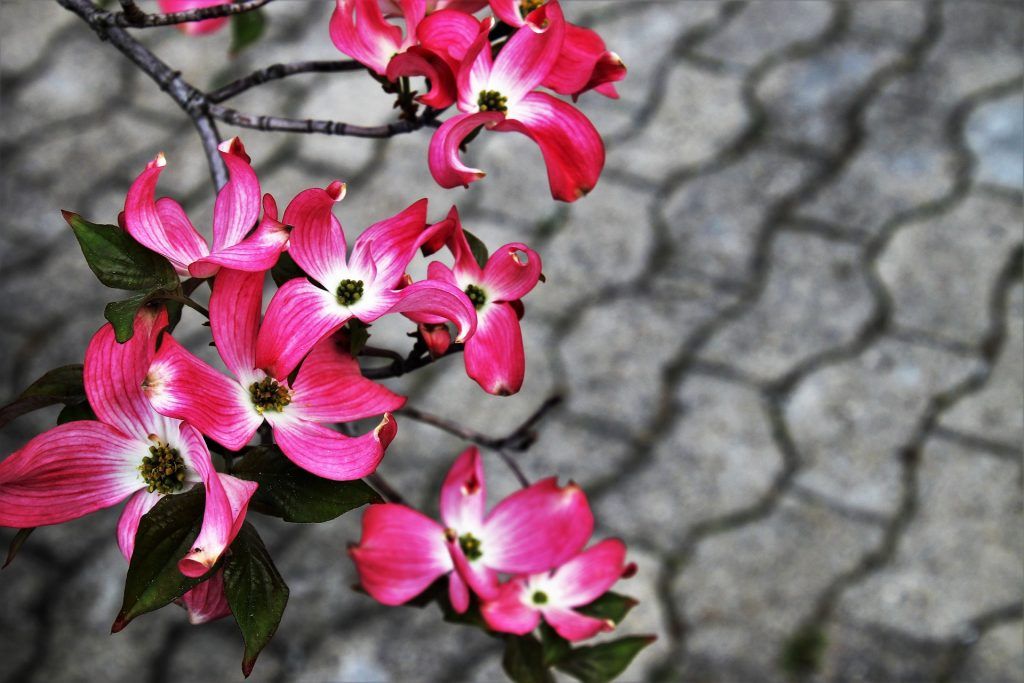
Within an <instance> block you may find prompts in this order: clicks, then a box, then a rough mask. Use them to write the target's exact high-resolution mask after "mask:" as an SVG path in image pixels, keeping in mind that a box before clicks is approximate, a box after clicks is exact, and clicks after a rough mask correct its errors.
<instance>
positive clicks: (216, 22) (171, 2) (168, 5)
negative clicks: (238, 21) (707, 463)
mask: <svg viewBox="0 0 1024 683" xmlns="http://www.w3.org/2000/svg"><path fill="white" fill-rule="evenodd" d="M229 2H231V0H159V4H160V11H161V12H168V13H169V12H187V11H188V10H193V9H202V8H203V7H214V6H216V5H226V4H227V3H229ZM227 23H228V17H217V18H216V19H204V20H203V21H190V22H186V23H184V24H177V25H176V26H177V27H178V30H179V31H182V32H183V33H186V34H188V35H202V34H204V33H212V32H213V31H217V30H219V29H220V28H221V27H222V26H224V25H225V24H227Z"/></svg>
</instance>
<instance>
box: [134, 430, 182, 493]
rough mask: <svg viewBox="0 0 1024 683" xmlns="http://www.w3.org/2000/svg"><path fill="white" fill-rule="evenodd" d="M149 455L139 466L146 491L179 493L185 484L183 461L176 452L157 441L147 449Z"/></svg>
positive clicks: (174, 449)
mask: <svg viewBox="0 0 1024 683" xmlns="http://www.w3.org/2000/svg"><path fill="white" fill-rule="evenodd" d="M149 453H150V455H147V456H146V457H144V458H143V459H142V464H141V465H139V473H140V474H141V475H142V479H143V481H145V482H146V489H147V490H148V491H149V492H150V493H153V492H154V491H156V492H157V493H174V492H175V491H180V490H181V487H182V486H183V485H184V482H185V460H184V459H183V458H182V457H181V455H180V454H179V453H178V450H177V449H176V448H171V447H170V446H168V445H167V444H165V443H164V442H162V441H158V442H157V444H156V445H155V446H150V447H149Z"/></svg>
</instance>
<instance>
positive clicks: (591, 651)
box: [555, 636, 656, 683]
mask: <svg viewBox="0 0 1024 683" xmlns="http://www.w3.org/2000/svg"><path fill="white" fill-rule="evenodd" d="M655 640H656V638H655V637H654V636H627V637H626V638H619V639H618V640H612V641H609V642H607V643H601V644H600V645H590V646H586V647H578V648H575V649H573V650H572V652H570V653H569V654H568V656H566V657H565V658H563V659H562V660H561V661H560V662H558V663H557V664H555V666H556V667H557V668H558V669H559V670H560V671H564V672H565V673H567V674H569V675H570V676H572V677H573V678H578V679H579V680H581V681H583V683H607V681H612V680H614V679H615V677H616V676H618V675H619V674H621V673H622V672H623V671H625V670H626V667H628V666H629V664H630V662H632V661H633V658H634V657H636V656H637V654H639V652H640V651H641V650H643V649H644V648H645V647H647V646H648V645H650V644H651V643H653V642H654V641H655Z"/></svg>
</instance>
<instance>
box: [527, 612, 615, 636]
mask: <svg viewBox="0 0 1024 683" xmlns="http://www.w3.org/2000/svg"><path fill="white" fill-rule="evenodd" d="M541 612H542V613H543V614H544V621H546V622H548V623H549V624H551V626H552V628H554V629H555V631H557V632H558V635H560V636H562V637H563V638H565V639H566V640H569V641H577V640H585V639H587V638H593V637H594V636H596V635H597V634H598V633H600V632H601V631H611V630H612V629H613V628H615V624H613V623H612V622H610V621H608V620H606V619H597V618H595V617H588V616H587V615H585V614H580V613H579V612H577V611H575V610H571V609H568V608H566V607H545V608H544V609H543V610H541Z"/></svg>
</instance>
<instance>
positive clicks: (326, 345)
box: [145, 269, 405, 480]
mask: <svg viewBox="0 0 1024 683" xmlns="http://www.w3.org/2000/svg"><path fill="white" fill-rule="evenodd" d="M263 280H264V274H263V273H246V272H243V271H237V270H228V269H222V270H221V271H220V273H218V274H217V277H216V279H215V280H214V285H213V294H212V296H211V297H210V328H211V330H212V332H213V339H214V342H215V344H216V345H217V351H218V352H219V353H220V356H221V358H222V359H223V361H224V364H225V365H227V367H228V369H229V370H230V371H231V372H232V373H233V374H234V377H233V378H231V377H227V376H225V375H224V374H222V373H220V372H218V371H217V370H215V369H213V368H212V367H210V366H209V365H207V364H206V363H204V362H203V361H201V360H200V359H198V358H196V357H195V356H194V355H192V354H191V353H190V352H189V351H187V350H186V349H185V348H184V347H183V346H182V345H181V344H179V343H178V342H177V341H176V340H175V339H174V338H172V337H170V336H166V337H165V338H164V340H163V344H162V345H161V347H160V351H159V352H158V353H157V354H156V357H155V358H154V359H153V362H152V364H151V365H150V367H149V373H148V374H147V376H146V387H145V390H146V395H147V396H148V397H149V400H150V402H151V403H152V404H153V407H154V408H156V410H157V411H158V412H160V413H162V414H164V415H168V416H171V417H177V418H179V419H182V420H186V421H187V422H188V423H189V424H191V425H193V426H194V427H195V428H196V429H198V430H199V431H200V432H202V433H203V434H205V435H206V436H209V437H210V438H211V439H214V440H215V441H217V442H219V443H221V444H223V445H224V446H226V447H227V448H229V449H231V450H238V449H240V448H242V447H243V446H244V445H245V444H247V443H248V442H249V441H250V440H251V439H252V437H253V435H254V434H255V433H256V430H257V429H259V427H260V425H262V424H263V423H264V421H266V422H268V423H269V424H270V426H271V427H272V429H273V432H274V439H275V441H276V443H277V444H278V446H280V447H281V450H282V451H283V452H284V454H285V455H286V456H287V457H288V458H289V459H290V460H291V461H292V462H294V463H295V464H296V465H298V466H299V467H301V468H303V469H304V470H307V471H308V472H312V473H313V474H315V475H317V476H320V477H324V478H327V479H334V480H351V479H359V478H360V477H364V476H366V475H367V474H370V473H371V472H373V471H374V470H375V469H376V468H377V464H378V463H379V462H380V460H381V458H383V457H384V451H385V449H386V448H387V447H388V444H390V443H391V441H392V439H394V437H395V433H396V432H397V429H398V425H397V424H396V423H395V420H394V417H392V415H391V412H390V411H392V410H397V409H398V408H400V407H401V406H402V405H403V404H404V403H405V398H404V397H402V396H399V395H397V394H395V393H392V392H391V391H389V390H388V389H386V388H385V387H383V386H381V385H379V384H377V383H375V382H373V381H371V380H368V379H366V378H364V377H363V376H362V373H361V371H360V369H359V363H358V362H357V361H356V359H355V358H353V357H352V356H351V355H349V354H348V352H347V351H342V350H341V349H339V348H338V345H337V344H336V343H335V340H334V339H332V338H330V337H327V338H325V339H323V340H322V341H320V343H319V344H317V345H316V347H314V349H313V350H312V352H311V353H310V354H309V356H308V357H307V358H306V360H305V362H303V364H302V367H301V368H300V369H299V373H298V375H297V376H296V378H295V381H294V382H293V383H291V384H289V382H288V379H287V378H286V376H284V375H274V374H273V373H269V372H267V371H266V370H265V369H264V368H265V367H266V366H264V365H261V364H260V363H259V362H258V361H257V355H258V354H257V351H256V337H257V334H258V333H259V331H260V311H261V309H262V304H263ZM264 324H266V323H264ZM381 414H383V415H384V417H383V419H382V421H381V423H380V424H379V425H378V426H377V427H376V428H375V429H374V430H372V431H371V432H369V433H367V434H364V435H362V436H360V437H355V438H353V437H348V436H345V435H343V434H340V433H338V432H336V431H334V430H332V429H330V428H328V427H327V426H325V425H324V424H322V423H334V422H350V421H353V420H358V419H361V418H364V417H370V416H372V415H381Z"/></svg>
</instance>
